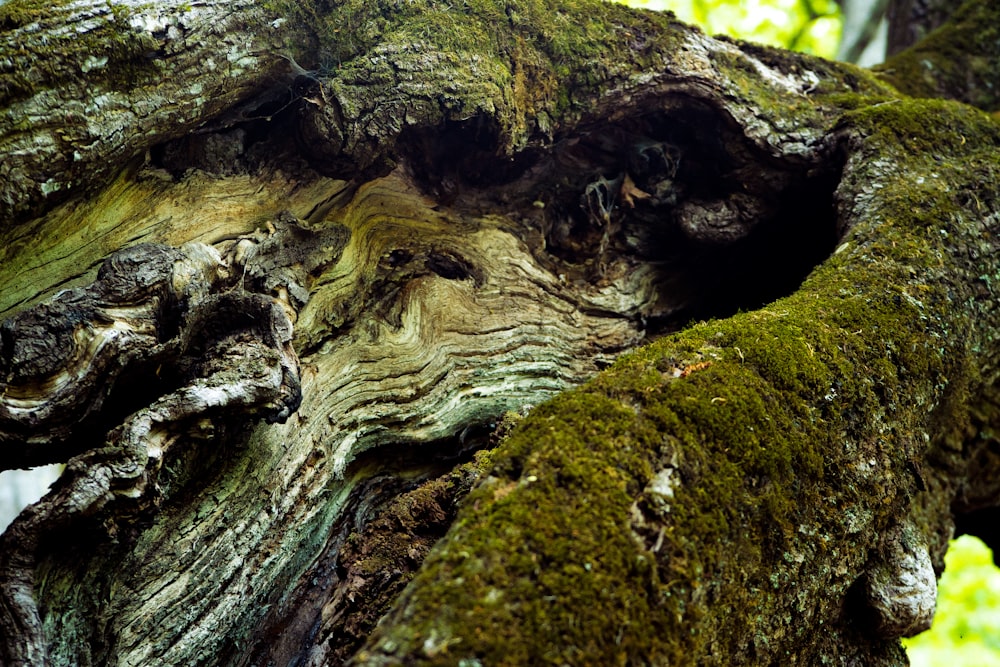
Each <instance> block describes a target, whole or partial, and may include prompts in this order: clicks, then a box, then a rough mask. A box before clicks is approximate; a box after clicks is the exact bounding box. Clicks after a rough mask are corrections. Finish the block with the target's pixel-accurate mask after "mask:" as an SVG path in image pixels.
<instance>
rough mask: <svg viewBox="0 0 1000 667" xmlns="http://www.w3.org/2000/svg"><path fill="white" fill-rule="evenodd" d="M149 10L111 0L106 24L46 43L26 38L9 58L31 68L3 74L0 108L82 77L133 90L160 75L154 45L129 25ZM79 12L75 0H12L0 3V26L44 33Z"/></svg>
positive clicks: (58, 34) (56, 36) (0, 77)
mask: <svg viewBox="0 0 1000 667" xmlns="http://www.w3.org/2000/svg"><path fill="white" fill-rule="evenodd" d="M151 7H152V5H139V6H132V5H121V4H115V3H112V2H110V1H109V2H108V3H107V11H106V13H104V18H105V19H106V20H104V21H101V22H99V23H97V24H96V25H95V26H94V27H91V28H89V29H88V30H87V31H85V32H83V33H77V32H75V31H58V32H56V33H54V34H53V35H51V36H50V37H49V38H47V39H45V40H38V39H32V38H28V39H25V40H24V41H23V43H22V44H21V46H20V47H19V48H18V49H16V50H15V51H14V52H11V53H8V54H7V55H8V57H10V58H13V59H15V60H16V61H20V62H24V63H30V66H29V67H27V68H15V69H13V70H11V71H0V105H2V106H8V105H10V104H12V103H13V102H16V101H18V100H20V99H24V98H26V97H29V96H31V95H33V94H34V93H35V92H37V91H38V90H44V89H50V88H59V87H61V86H64V85H66V84H67V83H73V84H79V82H80V81H81V79H85V80H86V84H87V85H88V86H94V85H100V84H104V85H106V86H107V87H109V88H111V89H117V90H129V89H131V88H133V87H135V86H136V85H137V84H139V83H141V82H143V81H146V80H149V79H151V78H152V77H153V76H155V75H156V74H157V73H158V71H159V68H158V66H157V64H156V62H155V61H154V60H153V59H152V58H150V57H149V56H148V54H149V53H150V52H151V51H152V50H154V49H155V48H156V45H155V43H154V41H153V39H152V38H151V37H150V36H149V35H147V34H145V33H144V32H141V31H137V30H135V29H134V28H133V27H132V26H131V24H130V23H129V18H130V17H131V16H132V15H134V14H135V13H137V12H142V11H146V10H148V9H150V8H151ZM75 11H77V10H76V8H75V5H74V4H73V3H71V2H63V1H59V2H55V3H52V2H39V1H37V0H12V1H11V2H7V3H4V4H3V5H0V27H2V28H3V29H6V30H11V31H13V30H18V29H22V28H24V27H26V26H29V25H32V24H37V25H38V26H39V30H40V31H44V30H47V29H48V28H50V27H52V26H58V25H60V24H61V23H63V22H66V21H67V17H68V16H69V15H71V14H72V13H74V12H75ZM34 33H35V31H33V34H34Z"/></svg>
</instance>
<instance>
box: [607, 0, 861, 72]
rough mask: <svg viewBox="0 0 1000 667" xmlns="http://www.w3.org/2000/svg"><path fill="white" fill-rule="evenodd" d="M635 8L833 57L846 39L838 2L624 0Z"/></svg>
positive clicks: (711, 31)
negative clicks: (661, 11) (663, 11)
mask: <svg viewBox="0 0 1000 667" xmlns="http://www.w3.org/2000/svg"><path fill="white" fill-rule="evenodd" d="M624 2H625V4H627V5H631V6H632V7H645V8H646V9H669V10H670V11H672V12H673V13H674V14H676V15H677V18H679V19H680V20H682V21H684V22H686V23H693V24H695V25H698V26H701V28H702V29H704V30H705V31H706V32H707V33H708V34H710V35H716V34H719V33H722V34H726V35H729V36H730V37H739V38H740V39H748V40H753V41H755V42H763V43H764V44H771V45H772V46H781V47H785V48H789V49H794V50H796V51H804V52H806V53H812V54H814V55H817V56H822V57H824V58H832V57H833V56H834V55H835V54H836V53H837V45H838V43H839V42H840V26H841V20H840V7H839V6H838V5H837V3H836V2H835V1H834V0H624Z"/></svg>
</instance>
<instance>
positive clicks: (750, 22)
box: [623, 0, 1000, 667]
mask: <svg viewBox="0 0 1000 667" xmlns="http://www.w3.org/2000/svg"><path fill="white" fill-rule="evenodd" d="M623 1H624V2H625V4H628V5H631V6H633V7H645V8H646V9H654V10H663V9H669V10H670V11H672V12H674V13H675V14H676V15H677V17H678V18H679V19H681V20H682V21H685V22H687V23H693V24H695V25H698V26H700V27H701V28H702V29H703V30H704V31H705V32H707V33H708V34H710V35H717V34H725V35H729V36H731V37H738V38H740V39H746V40H751V41H755V42H763V43H765V44H770V45H772V46H780V47H784V48H790V49H794V50H796V51H804V52H807V53H812V54H814V55H818V56H822V57H824V58H840V59H850V60H852V61H860V62H861V63H862V64H874V63H877V62H880V61H881V60H882V53H884V50H885V47H884V45H880V44H879V43H878V31H877V30H875V29H873V30H871V31H868V32H869V34H871V35H873V40H872V41H873V43H872V44H871V45H870V46H871V48H868V49H866V48H864V47H865V46H867V45H866V44H861V45H848V46H857V48H856V50H855V49H852V48H845V47H844V46H842V45H841V43H840V42H841V32H842V26H843V25H844V17H843V16H842V15H841V7H840V5H839V4H838V3H837V2H835V1H834V0H741V1H737V0H623ZM843 4H844V5H845V6H847V5H849V4H851V2H850V0H844V2H843ZM854 4H855V6H858V5H860V6H861V7H862V13H863V10H864V9H865V7H864V5H865V4H867V5H869V6H871V5H874V4H875V3H874V2H855V3H854ZM868 19H869V17H868V16H861V17H860V21H861V22H862V23H863V22H864V21H865V20H868ZM848 20H849V21H851V20H853V21H854V23H853V26H852V27H854V30H852V31H851V32H852V33H857V32H863V31H862V30H861V28H862V27H863V26H862V25H859V23H858V18H857V17H848ZM883 32H884V30H883ZM879 49H881V50H879ZM903 644H904V645H905V646H906V652H907V654H908V655H909V657H910V664H911V665H913V667H941V666H944V667H1000V569H997V567H996V566H995V565H994V563H993V554H992V553H991V552H990V550H989V549H988V548H987V547H986V545H985V544H983V543H982V542H981V541H980V540H978V539H976V538H974V537H970V536H968V535H965V536H962V537H960V538H958V539H957V540H953V541H952V543H951V548H950V549H949V550H948V554H947V555H946V556H945V572H944V575H943V576H942V577H941V580H940V581H939V582H938V602H937V613H936V614H935V617H934V626H933V627H932V628H931V629H930V630H928V631H927V632H925V633H923V634H921V635H918V636H917V637H914V638H912V639H909V640H906V641H904V642H903Z"/></svg>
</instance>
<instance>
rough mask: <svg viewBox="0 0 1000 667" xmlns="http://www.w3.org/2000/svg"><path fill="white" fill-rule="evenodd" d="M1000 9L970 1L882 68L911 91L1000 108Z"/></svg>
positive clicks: (985, 1)
mask: <svg viewBox="0 0 1000 667" xmlns="http://www.w3.org/2000/svg"><path fill="white" fill-rule="evenodd" d="M997 26H1000V7H998V6H997V4H996V3H995V2H990V1H989V0H969V1H968V2H966V3H965V4H963V5H962V6H961V7H960V8H959V9H958V10H957V11H956V12H955V13H954V14H953V15H952V16H951V17H950V19H949V20H948V22H947V23H945V24H944V25H943V26H941V27H940V28H938V29H937V30H934V31H933V32H931V33H930V34H929V35H927V36H926V37H925V38H923V39H922V40H920V41H919V42H917V43H916V44H914V45H913V46H911V47H910V48H908V49H906V50H905V51H902V52H901V53H898V54H896V55H894V56H893V57H892V58H889V59H888V60H887V61H886V62H885V63H884V64H883V65H880V66H879V67H878V68H877V69H878V71H879V72H880V73H881V75H882V77H883V78H884V79H885V80H886V81H889V82H890V83H892V84H893V85H894V86H896V87H897V88H899V89H900V90H901V91H903V92H904V93H906V94H907V95H913V96H914V97H940V98H946V99H951V100H959V101H962V102H965V103H967V104H971V105H973V106H976V107H979V108H980V109H985V110H986V111H996V110H997V109H1000V92H998V91H1000V74H998V72H1000V28H998V27H997Z"/></svg>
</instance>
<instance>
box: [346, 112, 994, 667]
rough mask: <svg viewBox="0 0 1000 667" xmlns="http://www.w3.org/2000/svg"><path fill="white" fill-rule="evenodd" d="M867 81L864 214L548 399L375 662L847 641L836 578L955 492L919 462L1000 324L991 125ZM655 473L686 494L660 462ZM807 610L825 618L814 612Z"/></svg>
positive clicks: (958, 410) (940, 438)
mask: <svg viewBox="0 0 1000 667" xmlns="http://www.w3.org/2000/svg"><path fill="white" fill-rule="evenodd" d="M876 100H877V101H876V102H875V103H872V104H867V105H865V104H863V103H862V102H861V100H857V99H854V100H853V101H852V103H851V104H850V105H848V106H849V108H850V110H849V111H846V112H844V113H843V114H842V115H841V117H840V119H839V123H838V132H839V133H840V136H842V137H844V138H845V144H847V145H849V146H850V151H851V156H850V160H849V163H848V171H847V172H846V173H845V180H844V182H843V183H842V184H841V196H842V197H843V198H845V199H846V200H847V203H845V204H844V206H845V216H847V219H848V220H849V221H850V222H851V223H852V225H853V226H852V227H851V228H850V231H849V232H848V233H847V235H846V236H845V237H844V238H843V239H842V244H841V246H840V249H839V251H838V252H837V253H836V254H835V255H833V256H832V257H831V258H830V259H829V260H827V261H826V262H825V263H824V264H823V265H822V266H821V267H819V268H817V269H816V270H815V271H814V272H813V273H812V274H811V275H810V276H809V277H808V278H807V280H806V282H805V283H804V284H803V285H802V287H801V289H800V290H799V291H798V292H796V293H795V294H794V295H792V296H790V297H787V298H784V299H781V300H779V301H777V302H775V303H773V304H770V305H769V306H767V307H765V308H763V309H761V310H758V311H755V312H750V313H742V314H738V315H737V316H735V317H732V318H730V319H727V320H722V321H710V322H703V323H699V324H697V325H695V326H693V327H691V328H689V329H687V330H684V331H682V332H679V333H676V334H673V335H671V336H668V337H665V338H663V339H661V340H659V341H657V342H655V343H653V344H651V345H648V346H646V347H644V348H642V349H640V350H638V351H636V352H634V353H632V354H629V355H627V356H625V357H623V358H622V359H620V360H619V361H618V362H617V363H616V364H615V365H614V366H613V367H612V368H611V369H609V370H607V371H605V372H604V373H602V374H601V375H600V376H598V377H597V378H596V379H594V380H593V381H592V382H590V383H588V384H587V385H586V386H584V387H582V388H580V389H578V390H575V391H573V392H570V393H567V394H564V395H562V396H559V397H557V398H556V399H554V400H553V401H551V402H550V403H547V404H545V405H543V406H540V407H539V408H537V409H536V410H535V411H534V412H532V413H531V414H530V415H529V416H528V417H527V418H526V419H525V420H524V421H523V422H522V423H521V424H520V425H519V427H518V428H517V429H516V430H515V431H514V432H513V433H512V435H511V437H510V438H509V440H508V441H507V442H506V443H505V444H504V445H503V446H502V447H501V448H500V450H499V451H498V452H497V454H496V459H497V465H496V467H495V468H494V469H493V471H492V473H491V476H490V477H489V478H488V479H487V481H486V483H484V484H483V485H482V486H480V487H479V488H478V489H477V490H476V491H474V492H473V494H472V495H471V496H470V498H469V501H468V503H467V504H466V505H465V509H464V510H463V511H462V512H461V513H460V514H459V517H458V519H457V521H456V523H455V524H454V525H453V527H452V530H451V532H450V533H449V535H448V536H447V537H446V538H445V539H444V540H443V541H442V543H440V544H439V545H438V547H436V548H435V550H434V551H433V552H432V553H431V555H430V557H429V558H428V560H427V561H426V563H425V567H424V568H423V569H422V571H421V572H420V573H419V574H418V576H417V577H416V579H415V580H414V583H413V586H412V587H411V588H410V589H408V592H407V593H406V594H404V596H403V598H402V599H401V601H400V603H399V604H398V605H397V607H396V609H395V611H394V612H393V613H392V614H391V615H390V617H389V618H388V619H387V622H386V623H384V624H383V626H382V630H381V631H379V632H377V633H376V635H375V638H374V639H373V641H372V642H371V643H370V644H369V652H368V653H365V654H361V655H359V656H358V660H359V662H365V661H368V660H370V661H371V662H373V663H377V662H379V660H380V659H381V658H379V657H378V656H381V657H382V658H384V659H385V660H386V661H387V662H393V661H396V660H403V659H405V660H407V661H413V662H420V663H421V664H456V663H459V662H460V661H462V660H464V661H465V664H490V665H523V664H580V663H581V662H586V663H588V664H694V663H696V662H699V664H700V661H703V660H708V661H709V662H711V661H712V660H715V661H719V662H722V663H727V662H731V661H732V660H734V659H735V658H736V657H739V659H740V660H741V661H743V662H746V663H753V664H758V663H759V664H772V663H774V662H776V661H777V662H781V661H784V660H787V661H789V662H790V661H792V658H793V657H794V658H796V659H798V660H799V661H801V662H803V664H818V663H819V662H820V661H821V660H833V659H834V657H835V656H836V655H837V652H838V651H842V650H845V649H844V646H846V645H847V642H848V640H847V639H845V638H844V635H843V634H841V633H844V632H849V631H848V630H844V629H843V628H842V627H841V626H839V625H838V624H839V623H841V622H842V617H841V614H842V609H843V604H844V602H843V601H844V600H845V599H846V597H847V592H848V590H849V588H850V586H851V585H852V584H853V583H854V581H855V580H856V578H857V577H858V576H860V574H861V573H862V572H863V571H864V567H865V565H866V560H867V558H868V552H869V549H874V548H876V545H877V541H878V536H879V534H880V532H881V531H882V530H883V529H885V528H886V527H887V526H889V525H890V524H891V523H892V522H894V521H898V520H899V517H900V516H902V515H905V514H907V513H911V514H912V515H913V518H914V520H915V521H916V522H917V523H918V524H920V525H937V524H938V523H939V522H940V521H941V520H942V517H944V516H948V514H947V513H948V512H949V510H948V507H947V499H945V500H943V501H940V502H937V501H934V500H929V499H928V498H929V496H927V495H926V494H921V492H920V488H921V486H920V485H921V483H922V482H920V481H919V479H918V476H917V475H914V473H913V470H914V465H915V464H914V463H913V462H914V461H916V460H920V459H921V457H923V456H926V455H927V448H928V442H929V441H930V442H931V443H932V444H933V443H944V442H953V441H954V440H953V438H954V437H955V435H954V434H956V433H961V432H965V431H968V416H967V413H968V411H969V409H970V406H969V404H968V400H969V397H970V396H973V395H976V393H977V392H976V389H975V387H976V386H977V383H978V382H980V379H979V378H978V375H977V372H976V371H975V364H974V363H970V358H971V355H973V354H975V353H976V351H977V350H980V349H985V348H986V346H987V345H988V343H987V342H986V340H985V339H984V336H986V337H988V335H989V334H988V333H982V332H989V331H991V330H995V328H996V327H997V326H1000V321H997V320H998V319H1000V315H998V314H997V313H996V312H994V310H995V309H993V306H992V305H991V304H992V303H995V298H996V291H995V290H994V291H993V292H992V294H993V295H994V296H993V298H982V297H978V298H977V297H976V296H975V295H976V294H977V291H976V290H978V289H980V288H979V287H976V286H975V285H974V284H973V283H975V282H976V280H977V279H976V278H973V277H971V276H973V275H975V276H978V275H980V274H982V268H981V262H979V261H977V259H976V258H977V257H986V256H995V255H996V252H997V249H996V248H995V247H993V241H992V240H991V237H990V235H989V234H987V233H984V232H983V231H982V229H981V228H980V226H979V225H978V223H977V222H976V220H972V219H970V218H969V213H968V212H969V211H970V210H975V206H976V204H975V201H980V205H981V207H982V208H983V209H985V208H986V207H989V209H990V210H995V208H994V207H995V206H997V203H998V202H997V201H996V199H997V197H996V195H995V194H990V188H991V187H992V186H991V185H990V184H994V183H996V181H997V178H998V177H1000V158H998V157H997V151H996V146H997V145H1000V131H998V127H997V124H996V123H995V122H994V121H993V120H992V119H991V118H990V117H989V116H988V115H986V114H983V113H981V112H977V111H975V110H972V109H970V108H968V107H962V106H960V105H955V104H951V103H943V102H933V101H932V102H927V101H914V100H908V99H898V100H894V101H891V102H888V103H886V102H885V101H884V100H883V98H881V97H878V98H876ZM969 170H971V171H972V175H971V178H972V180H971V183H977V182H981V183H983V184H984V185H982V186H981V190H978V191H977V190H976V189H975V188H973V189H972V190H971V191H970V189H969V185H968V184H969V183H970V180H969V179H970V171H969ZM977 174H978V175H977ZM854 198H857V202H858V203H857V204H854V203H852V202H853V199H854ZM855 205H856V206H858V207H860V208H862V209H863V212H862V211H860V210H853V209H852V208H851V207H852V206H855ZM862 213H863V214H862ZM997 279H1000V276H995V277H992V278H990V280H997ZM986 282H989V281H986ZM982 284H985V283H982ZM991 284H992V283H991ZM973 432H975V431H973ZM664 471H668V472H666V473H665V472H664ZM663 475H666V477H663ZM664 478H665V479H670V480H676V483H675V484H674V485H673V487H672V488H671V489H670V492H671V494H670V497H669V498H667V497H665V496H664V492H663V489H662V487H661V488H660V489H659V491H657V490H656V489H653V488H652V487H651V480H654V479H664ZM845 534H846V535H847V536H848V537H847V538H845ZM845 539H846V540H847V542H849V546H845ZM789 587H795V588H798V589H800V590H801V593H800V594H798V595H796V594H790V593H789V592H788V589H789ZM748 610H752V611H748ZM803 615H811V616H813V617H815V616H817V615H818V616H819V617H820V618H822V619H824V622H825V623H826V627H828V628H829V634H828V636H823V637H816V636H803V634H802V633H803V629H804V628H807V627H815V621H811V622H810V623H806V624H803V623H801V619H802V617H803ZM884 650H885V651H886V652H888V653H892V652H893V651H894V650H896V649H893V648H892V645H891V644H886V647H885V648H884ZM403 656H406V657H405V658H404V657H403Z"/></svg>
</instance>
